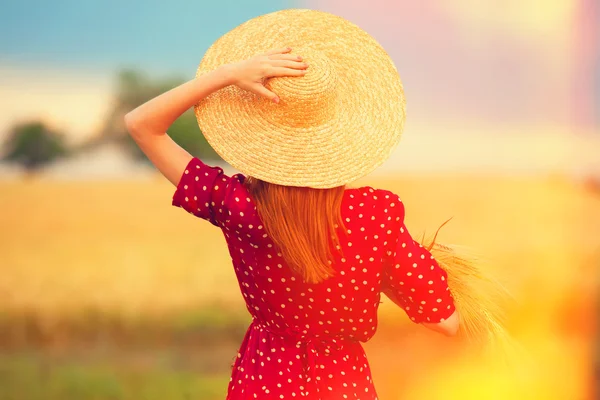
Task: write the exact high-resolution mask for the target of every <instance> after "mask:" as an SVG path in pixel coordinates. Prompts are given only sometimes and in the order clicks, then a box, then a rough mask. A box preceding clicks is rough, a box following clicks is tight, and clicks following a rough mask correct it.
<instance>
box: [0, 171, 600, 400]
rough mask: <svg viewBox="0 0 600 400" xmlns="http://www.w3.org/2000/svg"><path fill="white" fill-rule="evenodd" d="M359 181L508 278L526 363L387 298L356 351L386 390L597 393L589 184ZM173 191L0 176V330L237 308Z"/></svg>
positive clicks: (596, 212) (597, 213) (211, 231)
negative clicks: (392, 197)
mask: <svg viewBox="0 0 600 400" xmlns="http://www.w3.org/2000/svg"><path fill="white" fill-rule="evenodd" d="M362 184H365V185H371V186H374V187H381V188H386V189H390V190H393V191H395V192H397V193H398V194H399V195H400V196H401V198H402V199H403V201H404V203H405V206H406V210H407V226H408V228H409V230H410V231H411V233H412V234H413V236H414V237H415V238H420V237H421V235H422V234H423V233H424V232H425V233H433V231H435V229H436V228H437V227H438V226H439V225H440V224H441V223H442V222H444V221H445V220H447V219H448V218H450V217H453V219H452V221H451V222H450V223H449V224H448V225H446V226H445V227H444V228H443V229H442V231H441V232H440V234H439V236H438V240H439V241H440V242H442V243H446V244H461V245H466V246H469V247H471V248H473V249H474V250H475V251H476V252H477V253H479V254H481V255H482V256H483V257H485V259H486V262H487V264H486V265H487V266H488V268H489V269H490V270H491V271H493V272H494V273H495V274H496V275H497V276H499V277H500V278H501V279H502V280H503V281H504V282H506V285H507V287H508V289H509V290H510V291H511V292H512V294H513V296H514V299H513V300H512V301H510V302H508V303H507V305H506V309H507V320H506V324H507V327H508V329H509V331H510V332H511V334H512V335H513V336H514V337H515V339H516V340H517V341H518V342H519V343H520V344H521V345H522V348H523V349H524V353H523V354H524V355H523V359H522V360H521V361H520V362H519V365H520V367H522V368H516V369H515V368H512V369H509V368H505V367H502V366H497V365H494V366H493V367H490V366H489V362H490V361H489V360H485V361H483V359H482V358H481V357H480V356H479V355H478V354H475V353H474V352H473V351H470V350H469V348H468V347H467V346H466V345H465V344H464V343H459V342H457V341H456V340H453V339H446V338H441V337H438V336H437V335H435V334H432V333H429V332H426V331H425V330H424V329H422V328H420V327H417V326H413V325H412V324H411V323H410V322H409V321H408V319H407V318H406V317H405V316H404V314H403V313H402V312H400V311H399V310H398V309H396V308H394V307H393V306H392V304H391V303H390V302H388V301H384V302H383V304H382V306H381V313H380V315H381V317H380V325H379V335H377V336H376V337H375V339H373V340H372V341H371V342H369V343H367V344H366V345H365V348H366V349H367V352H368V354H369V357H370V362H371V366H372V369H373V373H374V377H375V379H376V384H377V386H378V389H379V391H380V396H381V398H383V399H400V398H402V399H409V400H411V399H432V400H435V399H446V398H450V399H455V398H457V399H458V398H460V399H481V398H485V399H543V400H555V399H556V400H558V399H561V400H562V399H565V400H577V399H586V400H587V399H591V398H592V396H593V394H592V390H593V389H592V383H593V380H594V378H593V371H594V369H593V367H594V362H595V360H594V353H593V350H594V349H593V343H594V341H595V340H594V335H595V329H596V323H595V321H596V314H597V312H596V308H595V305H596V304H597V296H596V295H597V290H598V271H599V269H600V268H599V267H600V195H599V194H598V193H593V192H591V191H586V190H585V189H584V188H583V187H581V186H579V185H577V184H575V183H573V182H570V181H568V180H566V179H563V178H560V177H548V178H539V177H538V178H530V177H528V178H526V177H520V178H514V177H513V178H508V177H497V176H496V177H494V176H477V175H469V176H465V175H447V176H444V175H421V176H401V177H394V178H390V179H383V178H372V179H365V180H362V181H359V182H357V183H355V184H354V185H353V186H358V185H362ZM173 190H174V188H173V187H172V186H171V185H170V184H169V183H168V182H167V181H166V180H164V178H162V177H160V176H156V177H155V178H154V179H152V180H148V181H135V182H128V181H83V182H78V181H71V182H68V181H50V180H43V179H42V180H31V181H24V182H21V181H5V182H0V227H2V228H1V230H0V316H2V318H4V319H5V321H8V322H7V323H5V324H4V325H2V326H4V328H5V329H7V327H10V329H12V330H13V331H14V332H18V327H17V326H16V325H18V324H19V321H21V320H20V319H19V316H22V315H27V316H28V318H29V319H34V320H35V321H37V323H39V326H41V327H42V329H43V330H45V331H46V332H47V334H48V335H50V336H51V335H52V333H53V331H54V330H56V329H58V328H59V327H61V326H64V324H65V323H67V324H68V321H71V320H76V319H77V318H78V315H80V314H81V313H82V312H88V311H89V310H94V311H95V312H97V313H101V314H106V315H111V316H115V318H119V319H122V320H124V321H128V320H133V319H136V320H138V319H144V318H148V319H152V320H155V321H161V319H162V318H167V317H168V316H169V315H180V314H185V313H189V312H195V311H197V310H199V309H203V308H211V307H219V308H218V309H219V310H223V309H225V310H231V315H232V317H231V318H234V317H233V316H234V315H236V316H239V315H242V316H243V315H244V305H243V300H242V296H241V295H240V294H239V292H238V287H237V283H236V281H235V276H234V273H233V270H232V268H231V267H230V263H229V256H228V252H227V248H226V246H225V242H224V240H223V237H222V234H221V233H220V231H219V230H218V229H217V228H216V227H214V226H212V225H210V224H209V223H206V222H205V221H202V220H198V219H196V218H194V217H192V216H191V215H189V214H187V213H186V212H185V211H183V210H180V209H177V208H175V207H172V206H171V196H172V194H173ZM224 318H228V317H227V316H225V317H224ZM242 318H243V317H242ZM65 321H66V322H65ZM14 332H13V335H14ZM1 337H2V336H1V335H0V338H1ZM240 339H241V338H240ZM198 351H200V352H202V349H200V350H198ZM484 362H485V363H486V364H485V367H484V364H483V363H484ZM490 368H491V369H490ZM1 369H2V368H1V363H0V370H1ZM491 371H494V372H491ZM225 373H226V371H225ZM0 375H1V373H0ZM0 382H1V380H0ZM134 397H135V396H134ZM0 398H1V396H0Z"/></svg>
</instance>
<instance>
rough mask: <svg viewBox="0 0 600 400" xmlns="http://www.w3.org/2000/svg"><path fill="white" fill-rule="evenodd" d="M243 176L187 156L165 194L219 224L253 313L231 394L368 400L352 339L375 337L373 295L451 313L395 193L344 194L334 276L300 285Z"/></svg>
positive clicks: (367, 380)
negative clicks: (171, 189)
mask: <svg viewBox="0 0 600 400" xmlns="http://www.w3.org/2000/svg"><path fill="white" fill-rule="evenodd" d="M244 181H245V176H244V175H241V174H237V175H234V176H232V177H228V176H226V175H225V174H223V171H222V169H221V168H218V167H209V166H207V165H205V164H203V163H202V162H201V161H200V160H199V159H197V158H194V159H192V160H191V161H190V164H189V165H188V167H187V168H186V170H185V172H184V174H183V176H182V178H181V180H180V182H179V185H178V187H177V190H176V192H175V195H174V197H173V205H175V206H179V207H182V208H184V209H186V210H187V211H188V212H190V213H193V214H194V215H196V216H198V217H200V218H204V219H207V220H209V221H210V222H211V223H213V224H214V225H216V226H219V227H220V228H221V229H222V231H223V233H224V235H225V239H226V241H227V245H228V248H229V252H230V255H231V258H232V262H233V266H234V268H235V272H236V276H237V279H238V281H239V284H240V289H241V292H242V295H243V296H244V299H245V301H246V305H247V308H248V311H249V312H250V314H251V315H252V319H253V322H252V324H251V326H250V327H249V329H248V332H247V334H246V337H245V338H244V343H243V344H242V346H241V348H240V353H239V354H238V358H237V359H236V363H235V365H234V373H233V376H232V381H231V383H230V388H229V395H230V397H232V398H240V397H243V396H248V397H249V398H252V396H253V395H254V394H256V396H257V397H256V398H271V397H272V398H286V397H288V396H289V397H292V396H303V395H304V396H309V397H311V398H357V397H356V393H358V392H360V393H362V395H361V396H360V397H359V398H361V399H365V398H367V399H368V398H376V393H375V389H374V387H373V385H372V380H371V376H370V371H369V367H368V362H367V360H366V357H365V354H364V352H363V350H362V347H361V346H360V344H359V342H364V341H367V340H369V339H370V338H371V337H372V336H373V335H374V334H375V331H376V328H377V309H378V306H379V303H380V295H381V293H382V292H384V293H386V294H387V295H388V296H389V297H390V298H392V299H393V300H394V301H395V302H396V303H397V304H400V305H401V306H402V307H403V308H404V310H405V311H406V313H407V314H408V315H409V317H410V318H411V319H412V320H413V321H414V322H440V321H443V320H444V318H447V317H449V316H450V315H451V314H452V313H453V312H454V304H453V301H452V298H451V296H450V292H449V291H448V286H447V282H446V274H445V272H444V271H443V270H441V269H440V268H439V266H438V265H437V263H436V262H435V260H433V257H432V256H431V254H430V253H429V252H428V251H427V250H426V249H425V248H423V247H422V246H420V245H419V244H418V243H416V242H415V241H413V239H412V238H411V236H410V234H409V233H408V231H407V230H406V227H405V226H404V206H403V204H402V202H401V200H400V199H399V198H398V196H397V195H395V194H394V193H392V192H390V191H386V190H381V189H374V188H371V187H368V186H367V187H361V188H353V189H347V190H346V191H345V193H344V196H343V200H342V205H341V207H342V208H341V216H342V220H343V222H344V224H345V227H341V226H337V227H336V228H337V233H338V238H339V240H340V247H341V250H342V252H343V255H340V254H338V253H337V252H333V254H334V256H333V257H332V259H331V260H330V261H331V266H332V268H333V270H334V271H335V273H334V276H333V277H331V278H329V279H326V280H325V281H322V282H320V283H317V284H310V283H306V282H304V280H303V279H302V278H301V277H300V276H298V275H296V274H294V273H293V272H292V270H291V269H290V268H289V267H288V266H287V264H286V262H285V260H284V258H283V256H282V254H281V253H280V252H279V251H278V249H277V248H276V245H275V244H274V242H273V240H272V238H271V237H269V235H268V234H267V232H266V229H265V228H264V226H263V225H262V222H261V220H260V218H259V215H258V212H257V208H256V205H255V204H254V202H253V200H252V197H251V195H250V194H249V192H248V190H247V189H246V187H245V185H244ZM344 230H345V232H344ZM346 363H347V367H346V368H344V367H342V366H343V365H346ZM336 364H337V365H336ZM317 393H318V396H317ZM236 396H237V397H236Z"/></svg>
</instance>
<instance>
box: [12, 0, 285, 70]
mask: <svg viewBox="0 0 600 400" xmlns="http://www.w3.org/2000/svg"><path fill="white" fill-rule="evenodd" d="M293 6H294V4H293V3H292V2H287V1H277V0H252V1H239V0H220V1H198V0H196V1H190V0H171V1H168V2H166V1H156V0H150V1H141V0H127V1H121V0H102V1H77V0H58V1H51V2H49V1H43V0H29V1H22V2H19V1H16V0H13V1H10V2H2V3H1V4H0V61H1V62H3V63H10V64H18V65H26V66H30V65H36V64H37V65H39V66H40V67H54V68H56V67H58V68H62V67H67V68H77V69H81V70H88V71H94V70H102V71H104V70H107V69H111V68H118V67H121V66H133V67H136V66H139V67H142V68H144V69H145V70H147V71H149V72H156V73H172V72H174V73H177V72H180V73H188V74H189V73H191V71H194V70H195V64H198V63H199V62H200V60H201V58H202V55H203V54H204V52H205V51H206V49H208V47H209V46H210V44H211V43H212V42H214V41H215V40H216V39H217V38H218V37H219V36H221V35H222V34H224V33H225V32H227V31H228V30H230V29H232V28H234V27H235V26H237V25H239V24H241V23H242V22H244V21H245V20H247V19H250V18H253V17H255V16H258V15H261V14H264V13H268V12H272V11H276V10H278V9H281V8H289V7H293Z"/></svg>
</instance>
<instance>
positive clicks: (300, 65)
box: [271, 60, 308, 69]
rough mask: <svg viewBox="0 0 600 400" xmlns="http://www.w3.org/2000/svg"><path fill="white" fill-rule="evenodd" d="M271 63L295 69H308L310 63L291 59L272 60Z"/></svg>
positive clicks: (274, 65) (275, 65)
mask: <svg viewBox="0 0 600 400" xmlns="http://www.w3.org/2000/svg"><path fill="white" fill-rule="evenodd" d="M271 65H272V66H273V67H284V68H294V69H306V68H308V64H306V63H303V62H300V61H289V60H273V61H271Z"/></svg>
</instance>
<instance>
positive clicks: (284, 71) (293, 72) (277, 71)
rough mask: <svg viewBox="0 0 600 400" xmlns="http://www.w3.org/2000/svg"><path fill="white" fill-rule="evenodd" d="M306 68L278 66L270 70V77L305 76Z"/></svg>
mask: <svg viewBox="0 0 600 400" xmlns="http://www.w3.org/2000/svg"><path fill="white" fill-rule="evenodd" d="M306 72H307V71H306V69H295V68H285V67H276V68H273V69H271V70H270V71H269V73H268V76H269V77H276V76H277V77H282V76H304V75H306Z"/></svg>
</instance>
